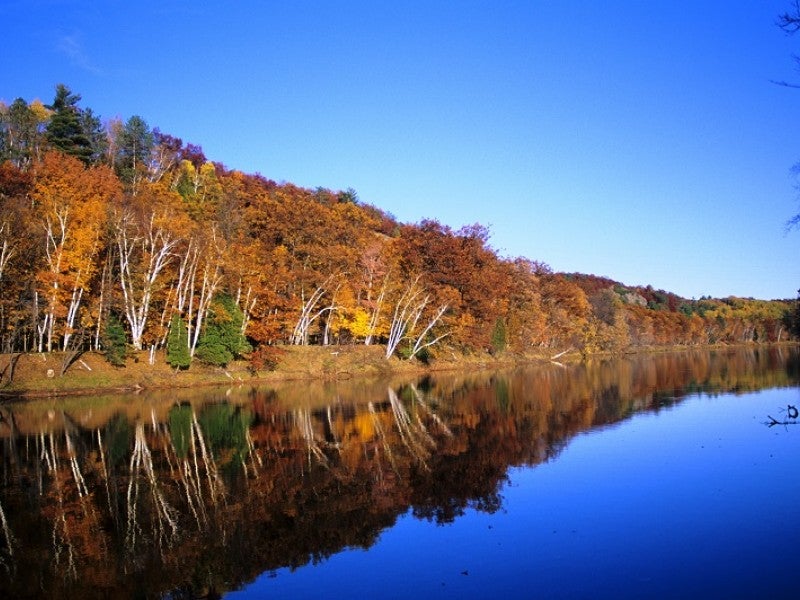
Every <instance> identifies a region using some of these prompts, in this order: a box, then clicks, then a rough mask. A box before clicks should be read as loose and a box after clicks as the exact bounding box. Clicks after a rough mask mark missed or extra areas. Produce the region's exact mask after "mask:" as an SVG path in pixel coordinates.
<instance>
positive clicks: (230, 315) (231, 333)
mask: <svg viewBox="0 0 800 600" xmlns="http://www.w3.org/2000/svg"><path fill="white" fill-rule="evenodd" d="M243 322H244V314H242V311H241V309H240V308H239V307H238V306H237V305H236V302H235V301H234V300H233V298H231V297H230V296H228V295H227V294H221V295H219V296H217V297H216V298H215V299H214V302H213V303H212V304H211V308H210V309H209V311H208V317H207V319H206V325H205V330H204V331H203V334H202V335H201V336H200V339H199V340H198V342H197V349H196V350H195V356H196V357H197V358H199V359H200V360H202V361H203V362H207V363H209V364H212V365H218V366H225V365H227V364H228V363H229V362H231V361H232V360H233V359H234V358H238V357H240V356H242V355H243V354H245V353H247V352H249V351H250V350H251V347H250V344H248V343H247V339H246V338H245V337H244V335H243V334H242V323H243Z"/></svg>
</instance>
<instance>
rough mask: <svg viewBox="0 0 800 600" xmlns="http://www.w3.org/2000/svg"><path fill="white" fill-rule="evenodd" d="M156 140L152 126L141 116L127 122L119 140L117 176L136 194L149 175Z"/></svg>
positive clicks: (135, 116)
mask: <svg viewBox="0 0 800 600" xmlns="http://www.w3.org/2000/svg"><path fill="white" fill-rule="evenodd" d="M154 143H155V138H154V136H153V132H152V131H151V130H150V126H149V125H148V124H147V122H146V121H145V120H144V119H142V118H141V117H140V116H137V115H134V116H132V117H131V118H130V119H128V120H127V122H126V123H125V125H123V127H122V129H121V130H120V132H119V135H118V138H117V157H116V161H115V165H116V168H117V175H119V178H120V179H121V180H122V181H123V182H124V183H126V184H128V185H129V186H130V188H131V190H132V191H133V193H134V194H135V193H136V191H137V188H138V186H139V183H140V182H141V180H142V178H143V177H144V176H145V174H146V173H147V165H148V163H149V161H150V152H151V150H152V149H153V144H154Z"/></svg>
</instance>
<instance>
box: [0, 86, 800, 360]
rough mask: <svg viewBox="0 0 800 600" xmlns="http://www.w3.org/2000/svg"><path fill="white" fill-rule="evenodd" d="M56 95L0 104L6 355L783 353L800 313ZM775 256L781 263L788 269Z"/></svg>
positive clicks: (789, 303)
mask: <svg viewBox="0 0 800 600" xmlns="http://www.w3.org/2000/svg"><path fill="white" fill-rule="evenodd" d="M80 102H81V98H80V96H78V95H77V94H74V93H73V92H71V91H70V90H69V89H68V88H67V87H65V86H63V85H58V86H57V87H56V90H55V97H54V99H53V100H52V103H51V104H49V105H45V104H43V103H42V102H39V101H36V100H34V101H31V102H27V101H25V100H23V99H17V100H15V101H13V102H12V103H11V104H9V105H5V104H2V105H0V351H2V352H4V353H14V352H31V351H35V352H50V351H55V350H63V351H71V352H80V351H83V350H86V349H94V350H100V351H103V352H105V353H106V356H107V357H108V358H109V360H110V361H111V362H114V363H116V364H120V365H121V364H124V360H125V356H126V354H127V353H128V352H129V351H130V350H131V349H133V350H135V351H150V356H151V359H153V357H154V356H155V352H156V350H162V349H163V350H165V351H166V359H167V360H168V361H169V362H170V364H172V365H173V366H176V367H182V368H187V367H189V365H190V364H191V362H192V360H195V359H198V360H202V361H204V362H208V363H212V364H220V365H224V364H226V363H227V362H229V361H230V360H232V359H233V358H235V357H246V358H248V359H249V360H251V361H252V363H253V365H254V367H256V368H262V367H263V366H264V365H266V364H269V363H270V362H271V361H272V360H274V356H275V349H276V348H277V347H279V346H281V345H287V344H293V345H308V344H318V345H328V344H330V345H336V344H382V345H384V346H385V348H386V356H387V357H390V356H395V355H397V356H401V357H404V358H409V357H416V358H419V359H422V360H428V359H429V358H431V357H435V355H436V354H437V353H443V352H447V353H448V355H451V354H452V353H457V354H459V353H483V352H491V353H500V352H514V353H523V354H524V353H532V352H543V351H544V352H547V353H548V354H549V355H555V354H557V353H558V352H561V351H565V350H570V349H572V350H575V351H580V352H582V353H591V352H597V351H608V352H620V351H624V350H627V349H629V348H636V347H648V346H667V345H670V346H671V345H704V344H715V343H742V342H766V341H785V340H787V339H790V338H795V339H796V338H797V337H798V333H799V331H798V322H799V321H800V319H799V316H800V315H799V314H798V308H797V303H796V302H795V301H794V300H792V299H786V300H771V301H763V300H754V299H746V298H733V297H730V298H724V299H712V298H701V299H699V300H695V299H691V300H689V299H685V298H680V297H678V296H676V295H674V294H670V293H668V292H665V291H661V290H653V289H652V288H651V287H646V288H644V287H631V286H626V285H623V284H621V283H619V282H616V281H613V280H610V279H605V278H602V277H596V276H592V275H583V274H564V273H556V272H553V271H552V270H551V269H550V268H549V267H548V266H547V265H545V264H543V263H541V262H537V261H535V260H532V259H529V258H522V257H520V258H508V257H503V256H500V255H499V254H498V253H497V251H495V250H494V249H493V248H492V247H491V245H490V243H489V231H488V230H487V228H485V227H483V226H481V225H478V224H475V225H467V226H464V227H462V228H460V229H457V230H454V229H451V228H450V227H449V226H447V225H444V224H441V223H439V222H437V221H436V220H423V221H421V222H419V223H413V224H408V223H400V222H398V221H397V220H396V219H395V218H394V217H393V216H392V215H390V214H387V213H386V212H384V211H382V210H381V209H380V208H377V207H375V206H371V205H369V204H367V203H365V202H362V201H361V200H359V198H358V196H357V194H356V193H355V192H354V191H353V190H346V191H333V190H329V189H324V188H316V189H305V188H302V187H298V186H296V185H292V184H291V183H276V182H275V181H272V180H270V179H268V178H266V177H264V176H262V175H259V174H255V175H254V174H246V173H242V172H240V171H237V170H235V169H229V168H227V167H225V166H223V165H222V164H220V163H217V162H212V161H210V160H208V159H207V158H206V157H205V155H204V154H203V151H202V149H201V147H200V146H197V145H193V144H189V143H184V141H182V140H181V139H178V138H176V137H174V136H172V135H169V134H167V133H163V132H161V131H160V130H158V129H157V128H151V127H150V125H148V124H147V122H146V121H145V120H144V119H143V118H141V117H138V116H133V117H131V118H129V119H128V120H127V121H124V122H123V121H122V120H120V119H111V120H109V121H107V122H102V121H101V120H100V118H99V117H98V116H97V115H95V114H94V113H93V112H92V110H91V109H89V108H85V107H82V106H81V105H80ZM776 260H778V258H777V257H776Z"/></svg>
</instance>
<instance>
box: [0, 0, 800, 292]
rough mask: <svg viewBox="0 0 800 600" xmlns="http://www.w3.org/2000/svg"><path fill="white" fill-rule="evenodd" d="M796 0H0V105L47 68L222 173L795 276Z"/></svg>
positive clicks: (616, 249) (777, 279)
mask: <svg viewBox="0 0 800 600" xmlns="http://www.w3.org/2000/svg"><path fill="white" fill-rule="evenodd" d="M789 4H790V0H749V1H744V0H742V1H739V0H736V1H732V2H719V1H710V0H709V1H703V0H697V1H690V0H685V1H680V0H679V1H677V2H658V3H651V2H644V1H634V0H630V1H622V0H618V1H614V0H610V1H607V2H590V1H589V0H584V1H570V0H558V1H555V0H552V1H548V2H544V1H533V0H531V1H528V2H503V1H485V2H471V1H459V2H444V1H443V2H434V1H427V2H425V1H422V2H394V3H391V4H389V3H385V2H373V1H366V0H363V1H358V2H356V1H352V2H333V1H331V2H323V1H318V2H310V1H302V0H299V1H294V0H292V1H280V2H278V1H276V2H268V1H233V0H231V1H227V2H221V1H207V2H181V1H176V0H159V1H158V2H152V1H150V0H147V1H143V0H137V1H136V2H130V1H117V0H108V1H98V0H25V1H22V0H4V1H3V2H2V4H0V22H2V23H3V27H2V30H3V38H4V39H3V44H2V45H3V51H2V52H3V60H2V66H0V99H4V100H5V101H6V102H10V101H12V100H13V99H15V98H16V97H23V98H25V99H26V100H32V99H34V98H39V99H41V100H42V101H44V102H45V103H48V102H50V101H51V100H52V98H53V94H54V87H55V84H56V83H59V82H62V83H65V84H66V85H68V86H69V87H70V88H71V89H72V90H73V91H75V92H77V93H79V94H81V95H82V96H83V100H82V103H81V104H82V106H84V107H90V108H92V109H93V110H94V111H95V112H96V113H99V114H100V116H101V117H103V118H110V117H114V116H119V117H122V118H123V119H127V118H128V117H130V116H131V115H134V114H138V115H140V116H142V117H143V118H144V119H145V120H146V121H147V122H148V123H149V124H150V125H151V126H153V127H158V128H160V129H161V130H162V131H164V132H167V133H170V134H173V135H175V136H178V137H180V138H182V139H183V140H184V141H186V142H192V143H196V144H200V145H201V146H202V147H203V149H204V150H205V152H206V155H207V156H208V157H209V158H210V159H212V160H215V161H219V162H222V163H224V164H225V165H227V166H228V167H230V168H236V169H240V170H242V171H245V172H250V173H254V172H260V173H261V174H263V175H264V176H266V177H269V178H271V179H274V180H276V181H288V182H292V183H296V184H298V185H301V186H306V187H316V186H323V187H328V188H332V189H346V188H349V187H352V188H354V189H355V190H356V191H357V192H358V194H359V197H360V198H361V200H362V201H365V202H369V203H371V204H375V205H377V206H379V207H381V208H383V209H384V210H387V211H389V212H391V213H392V214H394V215H395V216H396V217H397V218H398V219H400V220H402V221H405V222H416V221H419V220H420V219H422V218H435V219H438V220H439V221H441V222H443V223H446V224H448V225H450V226H452V227H454V228H457V227H459V226H461V225H464V224H471V223H475V222H480V223H482V224H484V225H488V226H490V228H491V231H492V239H491V243H492V245H493V246H494V247H495V248H496V249H497V250H498V251H499V252H500V254H501V255H503V256H517V255H522V256H527V257H529V258H532V259H535V260H539V261H543V262H546V263H548V264H549V265H550V266H551V267H552V268H553V269H554V270H557V271H568V272H570V271H580V272H584V273H594V274H596V275H604V276H608V277H611V278H613V279H616V280H619V281H622V282H623V283H627V284H632V285H635V284H641V285H647V284H651V285H653V287H655V288H661V289H665V290H668V291H673V292H676V293H678V294H680V295H682V296H685V297H689V298H691V297H700V296H702V295H711V296H716V297H724V296H728V295H737V296H751V297H755V298H764V299H770V298H794V297H795V296H796V290H797V288H798V287H800V263H798V260H797V255H798V248H800V231H794V232H792V233H789V234H788V235H785V234H784V223H785V222H786V220H787V219H788V218H790V217H791V216H792V215H794V214H796V213H797V212H798V211H800V202H798V195H797V190H796V189H795V184H796V181H795V180H794V179H793V177H792V176H791V174H790V169H791V167H792V165H793V164H795V163H796V162H797V161H800V144H798V139H800V135H798V134H800V123H798V119H797V114H798V111H797V108H798V106H800V89H798V90H795V89H790V88H786V87H781V86H778V85H774V84H773V83H771V80H791V81H795V82H798V83H800V72H798V70H797V68H796V65H795V63H794V62H793V60H792V56H791V55H792V53H793V52H794V53H797V54H800V34H798V36H797V37H795V38H791V37H787V36H786V35H785V34H784V33H783V32H782V31H780V30H779V29H778V28H777V26H776V25H775V19H776V16H777V15H778V13H780V12H782V11H785V10H787V9H788V8H789Z"/></svg>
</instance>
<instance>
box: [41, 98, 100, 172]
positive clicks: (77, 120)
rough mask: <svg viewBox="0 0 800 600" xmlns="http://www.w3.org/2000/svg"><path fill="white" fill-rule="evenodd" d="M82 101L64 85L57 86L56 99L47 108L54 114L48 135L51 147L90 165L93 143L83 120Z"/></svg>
mask: <svg viewBox="0 0 800 600" xmlns="http://www.w3.org/2000/svg"><path fill="white" fill-rule="evenodd" d="M80 99H81V97H80V95H78V94H73V93H72V92H71V91H70V89H69V88H68V87H67V86H65V85H64V84H63V83H59V84H58V85H57V86H56V97H55V99H54V100H53V104H51V105H50V106H48V107H47V108H49V109H50V110H52V111H53V114H52V116H51V117H50V122H49V123H48V124H47V129H46V134H47V141H48V142H49V143H50V145H51V146H53V147H54V148H56V149H58V150H60V151H61V152H64V153H65V154H69V155H71V156H74V157H76V158H79V159H80V160H81V161H83V162H84V163H86V164H89V163H90V162H91V159H92V154H93V151H92V143H91V140H90V139H89V136H88V135H87V134H86V130H85V129H84V123H83V122H82V120H81V112H82V111H81V109H79V108H78V102H79V101H80Z"/></svg>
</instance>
